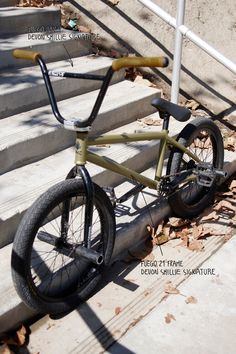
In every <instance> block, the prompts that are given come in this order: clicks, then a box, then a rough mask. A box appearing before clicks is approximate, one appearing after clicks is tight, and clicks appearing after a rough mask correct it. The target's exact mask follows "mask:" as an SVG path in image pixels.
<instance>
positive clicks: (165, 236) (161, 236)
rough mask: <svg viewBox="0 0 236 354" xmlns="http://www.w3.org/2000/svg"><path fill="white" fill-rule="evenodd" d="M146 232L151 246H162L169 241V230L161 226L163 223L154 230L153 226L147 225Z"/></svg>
mask: <svg viewBox="0 0 236 354" xmlns="http://www.w3.org/2000/svg"><path fill="white" fill-rule="evenodd" d="M147 230H148V232H149V233H150V235H151V238H152V243H153V245H162V244H163V243H165V242H167V241H168V240H169V230H168V228H166V227H164V226H163V222H162V223H161V224H159V225H158V227H157V229H156V230H155V228H154V227H153V226H151V225H147Z"/></svg>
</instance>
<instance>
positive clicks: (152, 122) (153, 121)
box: [138, 117, 161, 126]
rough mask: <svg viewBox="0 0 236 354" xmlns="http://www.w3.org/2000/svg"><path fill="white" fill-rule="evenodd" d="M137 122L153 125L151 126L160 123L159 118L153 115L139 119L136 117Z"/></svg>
mask: <svg viewBox="0 0 236 354" xmlns="http://www.w3.org/2000/svg"><path fill="white" fill-rule="evenodd" d="M138 122H140V123H142V124H145V125H153V126H159V125H161V120H160V119H159V118H155V117H145V118H140V119H138Z"/></svg>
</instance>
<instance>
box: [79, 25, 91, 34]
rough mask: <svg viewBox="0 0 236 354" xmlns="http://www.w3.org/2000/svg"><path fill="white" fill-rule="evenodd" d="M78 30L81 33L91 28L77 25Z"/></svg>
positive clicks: (88, 31)
mask: <svg viewBox="0 0 236 354" xmlns="http://www.w3.org/2000/svg"><path fill="white" fill-rule="evenodd" d="M77 28H78V31H79V32H83V33H91V30H90V29H89V28H87V27H85V26H78V27H77Z"/></svg>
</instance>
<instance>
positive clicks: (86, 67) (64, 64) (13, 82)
mask: <svg viewBox="0 0 236 354" xmlns="http://www.w3.org/2000/svg"><path fill="white" fill-rule="evenodd" d="M111 63H112V59H111V58H107V57H95V56H85V57H79V58H74V59H73V67H72V66H71V64H70V63H69V62H68V61H67V60H63V61H58V62H53V63H49V64H48V65H47V66H48V69H50V70H55V71H56V70H58V71H69V72H77V73H89V74H97V75H104V74H105V73H106V72H107V70H108V68H109V66H110V65H111ZM123 77H124V71H122V70H121V71H118V72H117V73H116V75H114V78H113V83H114V82H117V81H121V80H122V78H123ZM51 80H52V83H53V88H54V91H55V94H56V97H57V100H64V99H66V98H69V97H72V96H76V95H81V94H83V93H86V92H89V91H92V90H95V89H98V88H99V87H100V86H101V81H94V80H76V79H65V78H63V77H51ZM46 104H48V95H47V91H46V88H45V84H44V80H43V78H42V73H41V70H40V68H39V66H36V67H35V66H33V67H29V68H21V69H15V70H8V71H6V70H2V71H1V72H0V118H5V117H9V116H11V115H13V114H18V113H21V112H24V111H27V110H30V109H33V108H37V107H40V106H43V105H46Z"/></svg>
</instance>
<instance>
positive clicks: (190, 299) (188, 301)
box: [185, 296, 197, 304]
mask: <svg viewBox="0 0 236 354" xmlns="http://www.w3.org/2000/svg"><path fill="white" fill-rule="evenodd" d="M185 302H186V304H196V303H197V299H196V298H195V297H194V296H189V297H187V299H186V300H185Z"/></svg>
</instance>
